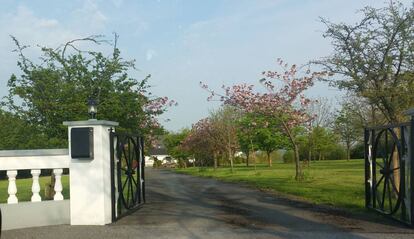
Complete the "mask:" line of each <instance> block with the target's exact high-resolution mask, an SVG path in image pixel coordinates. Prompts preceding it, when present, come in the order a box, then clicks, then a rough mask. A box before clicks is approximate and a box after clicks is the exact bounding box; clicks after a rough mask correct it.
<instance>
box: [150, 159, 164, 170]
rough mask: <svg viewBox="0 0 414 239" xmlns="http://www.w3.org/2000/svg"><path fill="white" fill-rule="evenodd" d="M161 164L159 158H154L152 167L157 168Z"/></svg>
mask: <svg viewBox="0 0 414 239" xmlns="http://www.w3.org/2000/svg"><path fill="white" fill-rule="evenodd" d="M161 166H162V162H161V160H154V164H153V165H152V167H153V168H159V167H161Z"/></svg>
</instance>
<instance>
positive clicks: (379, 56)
mask: <svg viewBox="0 0 414 239" xmlns="http://www.w3.org/2000/svg"><path fill="white" fill-rule="evenodd" d="M361 12H362V14H363V17H362V20H360V21H358V22H357V23H355V24H346V23H332V22H330V21H328V20H326V19H322V22H323V23H324V24H325V25H326V31H325V34H324V37H326V38H328V39H330V40H331V42H332V46H333V53H332V55H330V56H328V57H326V58H323V59H321V60H319V61H316V63H318V64H321V65H323V66H324V67H325V68H326V70H328V71H330V72H333V73H336V74H339V75H340V77H336V78H335V80H334V81H332V83H334V84H335V85H336V86H338V87H339V88H341V89H346V90H348V91H351V92H353V93H355V94H356V95H357V96H358V97H362V98H365V99H367V100H368V102H369V103H370V104H371V105H372V106H373V109H374V110H379V111H380V112H381V113H382V114H383V116H384V117H385V118H386V120H387V121H388V122H390V123H395V122H400V121H402V120H403V115H404V113H403V112H404V111H405V110H407V109H408V108H409V107H412V106H414V97H413V94H412V92H414V3H413V4H412V5H411V6H404V5H403V4H401V3H400V2H398V1H390V3H389V5H388V6H387V7H384V8H380V9H375V8H372V7H366V8H364V9H362V11H361Z"/></svg>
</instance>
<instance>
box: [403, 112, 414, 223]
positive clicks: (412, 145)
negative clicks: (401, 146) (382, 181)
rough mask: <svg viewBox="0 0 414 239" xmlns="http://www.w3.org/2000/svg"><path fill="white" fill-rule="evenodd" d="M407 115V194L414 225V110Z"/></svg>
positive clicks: (411, 219) (411, 220) (411, 221)
mask: <svg viewBox="0 0 414 239" xmlns="http://www.w3.org/2000/svg"><path fill="white" fill-rule="evenodd" d="M405 114H406V115H408V116H409V117H410V128H409V129H410V130H409V134H410V136H409V142H408V144H407V145H408V160H409V161H410V163H409V165H410V171H409V172H408V173H409V174H410V176H409V179H410V182H407V183H409V185H410V186H409V187H408V188H409V189H410V191H409V192H406V193H407V194H408V195H409V197H410V218H409V220H410V225H411V226H413V225H414V188H413V186H414V108H413V109H410V110H408V111H406V112H405ZM406 178H407V177H406Z"/></svg>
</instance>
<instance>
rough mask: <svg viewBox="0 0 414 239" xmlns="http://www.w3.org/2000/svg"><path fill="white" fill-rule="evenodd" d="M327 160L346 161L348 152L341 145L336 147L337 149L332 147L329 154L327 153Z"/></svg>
mask: <svg viewBox="0 0 414 239" xmlns="http://www.w3.org/2000/svg"><path fill="white" fill-rule="evenodd" d="M326 159H329V160H339V159H346V151H345V149H344V147H343V146H341V145H335V147H332V148H331V149H330V150H329V152H327V154H326Z"/></svg>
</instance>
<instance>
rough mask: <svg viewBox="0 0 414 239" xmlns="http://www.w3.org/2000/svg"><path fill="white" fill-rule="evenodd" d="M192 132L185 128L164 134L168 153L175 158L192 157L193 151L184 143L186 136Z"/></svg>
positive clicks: (184, 158)
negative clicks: (185, 146) (184, 146)
mask: <svg viewBox="0 0 414 239" xmlns="http://www.w3.org/2000/svg"><path fill="white" fill-rule="evenodd" d="M189 134H190V130H189V129H183V130H181V131H180V132H178V133H168V134H166V135H165V136H164V138H163V142H164V145H165V147H166V148H167V151H168V154H169V155H171V156H172V157H173V158H176V159H181V160H186V159H188V158H189V157H191V153H190V152H189V151H187V150H185V148H183V146H182V144H183V141H184V140H185V138H186V137H187V136H188V135H189Z"/></svg>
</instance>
